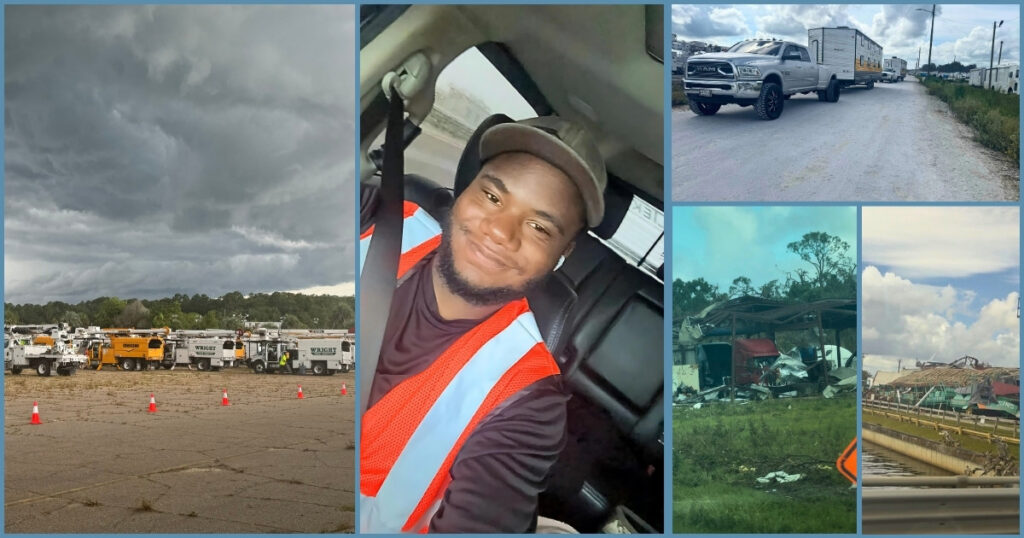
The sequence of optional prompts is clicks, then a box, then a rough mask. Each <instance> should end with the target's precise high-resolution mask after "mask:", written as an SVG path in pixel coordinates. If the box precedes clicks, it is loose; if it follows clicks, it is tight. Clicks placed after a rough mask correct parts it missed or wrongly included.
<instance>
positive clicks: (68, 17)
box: [4, 5, 355, 303]
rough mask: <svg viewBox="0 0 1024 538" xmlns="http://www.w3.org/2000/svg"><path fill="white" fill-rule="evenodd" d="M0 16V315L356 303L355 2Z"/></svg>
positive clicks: (18, 9) (16, 9) (24, 10)
mask: <svg viewBox="0 0 1024 538" xmlns="http://www.w3.org/2000/svg"><path fill="white" fill-rule="evenodd" d="M5 15H6V16H5V40H6V41H5V68H4V69H5V71H4V75H5V82H4V89H5V132H4V134H5V162H4V225H5V233H4V249H5V251H4V254H5V255H4V269H5V271H4V286H5V301H8V302H15V303H23V302H33V303H42V302H46V301H50V300H64V301H69V302H77V301H80V300H83V299H90V298H93V297H98V296H102V295H116V296H119V297H140V298H155V297H163V296H167V295H171V294H174V293H177V292H181V293H189V294H192V293H206V294H208V295H211V296H217V295H221V294H223V293H226V292H229V291H233V290H238V291H241V292H243V293H251V292H271V291H286V290H301V289H312V290H315V291H317V292H321V293H323V292H331V293H344V294H351V293H352V291H353V287H354V286H353V274H354V266H353V257H354V254H355V251H354V247H355V244H354V233H353V231H352V230H353V226H354V222H353V219H354V213H353V211H354V206H353V197H354V194H355V186H354V180H355V179H354V177H355V169H354V159H353V154H354V91H355V88H354V87H353V86H354V82H353V75H352V74H353V69H354V11H353V7H352V6H283V7H282V6H198V5H196V6H157V7H154V6H113V7H110V6H84V7H83V6H55V7H54V6H43V7H36V6H7V7H6V10H5Z"/></svg>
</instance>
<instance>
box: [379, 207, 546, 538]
mask: <svg viewBox="0 0 1024 538" xmlns="http://www.w3.org/2000/svg"><path fill="white" fill-rule="evenodd" d="M404 216H405V218H404V221H403V227H402V255H401V258H400V260H399V264H398V277H399V278H401V277H402V276H403V275H404V274H405V273H406V272H407V271H408V270H409V269H411V268H412V267H413V266H414V265H416V263H417V262H419V261H420V260H422V259H423V257H424V256H426V255H427V254H428V253H429V252H430V251H432V250H434V249H435V248H437V246H438V245H439V244H440V242H441V227H440V226H439V225H438V224H437V222H436V221H435V220H434V219H433V218H431V217H430V215H428V214H427V213H426V212H425V211H423V210H422V209H421V208H419V207H418V206H416V205H415V204H413V203H411V202H406V203H405V211H404ZM372 233H373V229H372V228H371V229H370V230H368V231H367V232H366V233H364V234H363V236H362V237H361V238H360V239H361V240H360V251H361V256H360V267H362V261H363V259H364V257H365V251H366V247H367V246H368V244H369V238H370V236H371V234H372ZM558 373H559V369H558V365H557V363H556V362H555V360H554V358H552V356H551V353H550V352H549V351H548V349H547V347H546V346H545V345H544V341H543V339H542V338H541V334H540V330H539V329H538V328H537V322H536V321H535V320H534V317H533V313H532V312H530V307H529V305H528V304H527V302H526V299H519V300H516V301H513V302H511V303H508V304H506V305H505V306H503V307H502V308H501V309H499V310H498V311H497V312H495V313H494V314H492V315H491V316H490V317H489V318H487V319H486V320H485V321H483V322H482V323H480V324H479V325H477V326H476V327H474V328H473V329H471V330H470V331H469V332H467V333H466V334H464V335H463V336H462V337H460V338H459V339H458V340H456V341H455V342H454V343H453V344H452V345H451V346H450V347H449V348H448V349H446V350H444V351H442V352H441V354H440V355H439V356H438V358H437V360H435V361H434V362H433V363H432V364H431V365H430V366H429V367H427V369H426V370H424V371H422V372H420V373H418V374H416V375H413V376H410V377H408V378H406V379H405V380H403V381H402V382H401V383H399V384H398V385H396V386H395V387H394V388H392V389H391V390H390V391H389V392H388V393H387V394H385V395H384V396H383V397H382V398H381V399H380V400H379V401H378V402H377V403H375V404H374V405H373V406H372V407H371V408H370V409H369V410H368V411H367V412H366V413H365V414H364V415H363V419H362V431H361V432H360V435H361V437H360V467H359V469H360V482H359V493H360V503H359V511H360V515H359V532H365V533H399V532H417V533H424V532H427V530H428V528H429V525H430V520H431V518H432V517H433V515H434V513H435V512H436V511H437V509H438V507H439V506H440V504H441V499H442V498H443V496H444V492H445V490H446V489H447V488H448V483H449V481H450V480H451V476H450V475H449V470H450V469H451V466H452V464H453V463H454V461H455V457H456V456H457V455H458V453H459V450H461V448H462V445H463V443H465V441H466V439H467V438H468V437H469V436H470V434H472V433H473V430H474V429H475V428H476V426H477V425H478V424H479V423H480V421H481V420H483V419H484V418H485V417H486V416H487V415H488V414H489V413H490V412H491V411H493V410H494V409H495V408H496V407H497V406H499V405H501V404H502V402H504V401H506V400H507V399H508V398H509V397H510V396H512V395H514V394H516V393H517V392H519V391H521V390H523V389H525V388H526V387H528V386H530V385H531V384H533V383H535V382H537V381H539V380H541V379H544V378H545V377H548V376H552V375H557V374H558ZM361 390H370V387H363V388H362V389H361Z"/></svg>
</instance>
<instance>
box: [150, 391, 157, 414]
mask: <svg viewBox="0 0 1024 538" xmlns="http://www.w3.org/2000/svg"><path fill="white" fill-rule="evenodd" d="M149 412H150V413H156V398H155V397H154V396H153V394H152V393H150V395H149Z"/></svg>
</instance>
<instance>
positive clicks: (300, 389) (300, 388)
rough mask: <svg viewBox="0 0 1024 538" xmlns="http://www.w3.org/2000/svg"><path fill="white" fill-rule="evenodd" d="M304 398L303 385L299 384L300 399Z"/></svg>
mask: <svg viewBox="0 0 1024 538" xmlns="http://www.w3.org/2000/svg"><path fill="white" fill-rule="evenodd" d="M302 398H303V396H302V385H299V399H300V400H301V399H302Z"/></svg>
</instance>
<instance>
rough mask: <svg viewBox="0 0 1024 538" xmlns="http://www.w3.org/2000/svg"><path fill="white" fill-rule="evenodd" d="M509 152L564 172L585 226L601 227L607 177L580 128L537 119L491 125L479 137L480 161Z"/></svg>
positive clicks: (561, 121) (548, 118)
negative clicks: (576, 194) (580, 206)
mask: <svg viewBox="0 0 1024 538" xmlns="http://www.w3.org/2000/svg"><path fill="white" fill-rule="evenodd" d="M511 152H523V153H529V154H530V155H533V156H535V157H539V158H541V159H544V160H545V161H547V162H548V163H549V164H551V165H553V166H555V167H556V168H558V169H559V170H561V171H562V172H564V173H565V175H567V176H569V178H570V179H572V180H573V182H574V183H576V187H577V188H578V189H579V190H580V194H582V195H583V203H584V204H585V205H586V212H587V226H588V227H590V228H594V227H596V226H597V225H598V224H601V220H602V219H603V218H604V188H605V185H607V184H608V175H607V173H606V172H605V168H604V158H602V157H601V152H600V151H598V149H597V144H596V143H595V142H594V139H593V138H592V137H591V136H590V135H589V134H588V133H587V131H586V130H585V129H584V128H583V127H582V126H581V125H579V124H576V123H573V122H571V121H568V120H564V119H562V118H559V117H557V116H541V117H539V118H530V119H526V120H520V121H517V122H515V123H502V124H499V125H495V126H494V127H491V128H490V129H488V130H487V131H485V132H484V134H483V136H482V137H480V162H487V160H489V159H490V158H491V157H494V156H497V155H500V154H502V153H511Z"/></svg>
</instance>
